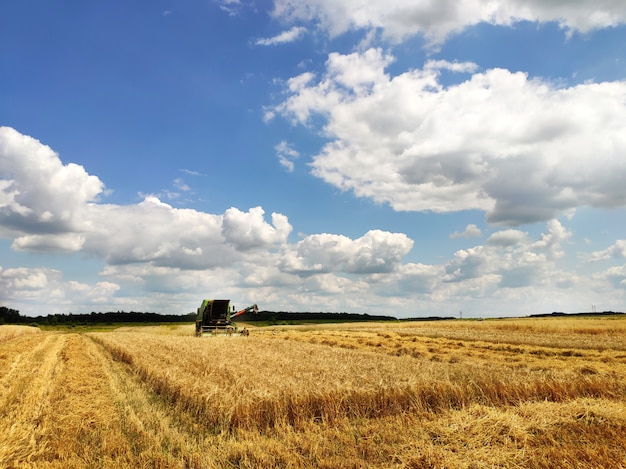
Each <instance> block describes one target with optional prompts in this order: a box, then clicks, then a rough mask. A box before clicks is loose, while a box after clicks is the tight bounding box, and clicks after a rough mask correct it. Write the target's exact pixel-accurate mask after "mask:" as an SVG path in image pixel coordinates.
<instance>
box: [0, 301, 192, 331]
mask: <svg viewBox="0 0 626 469" xmlns="http://www.w3.org/2000/svg"><path fill="white" fill-rule="evenodd" d="M195 320H196V313H188V314H158V313H144V312H136V311H129V312H126V311H109V312H106V313H96V312H91V313H87V314H73V313H68V314H49V315H47V316H37V317H28V316H22V315H20V312H19V311H18V310H16V309H12V308H9V307H7V306H0V324H33V325H45V326H48V325H49V326H56V325H92V324H115V323H155V322H172V323H177V322H180V323H189V322H194V321H195Z"/></svg>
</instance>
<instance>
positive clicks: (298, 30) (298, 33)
mask: <svg viewBox="0 0 626 469" xmlns="http://www.w3.org/2000/svg"><path fill="white" fill-rule="evenodd" d="M304 34H306V28H304V27H302V26H294V27H293V28H291V29H289V30H288V31H283V32H282V33H280V34H278V35H276V36H273V37H269V38H264V39H258V40H257V41H256V42H255V44H256V45H257V46H276V45H279V44H286V43H289V42H294V41H297V40H298V39H300V38H301V37H302V36H304Z"/></svg>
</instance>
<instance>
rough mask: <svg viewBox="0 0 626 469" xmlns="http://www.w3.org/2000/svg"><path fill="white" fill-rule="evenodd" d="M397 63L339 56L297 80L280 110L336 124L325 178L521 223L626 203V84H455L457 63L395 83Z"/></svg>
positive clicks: (492, 79)
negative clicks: (443, 75)
mask: <svg viewBox="0 0 626 469" xmlns="http://www.w3.org/2000/svg"><path fill="white" fill-rule="evenodd" d="M392 61H393V57H391V56H389V55H386V54H383V53H382V51H381V50H379V49H369V50H367V51H365V52H363V53H353V54H348V55H341V54H336V53H334V54H330V55H329V58H328V61H327V64H326V72H325V73H324V74H323V75H322V76H319V77H316V76H314V75H312V74H310V73H305V74H302V75H299V76H296V77H294V78H292V79H291V80H290V81H289V82H288V96H287V98H286V99H285V100H284V101H283V102H282V103H280V104H279V105H277V106H276V107H275V108H274V110H273V112H274V113H277V114H281V115H283V116H285V118H287V119H290V120H291V121H292V122H294V123H299V124H302V125H311V123H312V122H313V119H312V117H313V116H321V117H322V118H324V119H325V126H324V129H323V130H324V133H325V134H326V135H327V136H328V138H329V139H330V142H329V143H327V144H326V145H325V146H324V147H323V148H322V149H321V151H320V153H319V154H318V155H316V156H315V157H314V158H313V162H312V168H313V169H312V170H313V174H315V175H316V176H318V177H320V178H321V179H323V180H325V181H326V182H328V183H329V184H332V185H334V186H336V187H338V188H340V189H341V190H351V191H353V192H354V194H356V195H357V196H359V197H367V198H371V199H373V200H374V201H376V202H378V203H388V204H389V205H390V206H391V207H392V208H394V209H395V210H398V211H433V212H452V211H459V210H468V209H478V210H483V211H485V212H486V215H487V220H488V221H489V222H490V223H493V224H503V225H509V226H515V225H521V224H525V223H532V222H538V221H547V220H551V219H553V218H555V217H557V216H559V215H560V214H563V213H570V211H571V210H572V209H575V208H577V207H582V206H592V207H619V206H624V205H626V186H625V185H624V184H623V183H622V181H623V180H624V179H625V178H626V159H624V157H623V155H624V154H625V153H626V137H625V134H624V132H623V129H624V128H626V104H625V103H626V82H623V81H622V82H610V83H588V84H581V85H577V86H572V87H566V88H558V87H556V86H555V85H553V84H551V83H549V82H545V81H542V80H540V79H529V78H528V76H527V75H525V74H524V73H519V72H516V73H513V72H510V71H508V70H503V69H492V70H487V71H484V72H479V73H474V74H473V75H471V76H470V77H469V78H468V79H466V80H465V81H462V82H460V83H457V84H452V85H449V86H444V85H443V84H442V83H441V82H440V77H439V73H440V69H441V67H442V66H443V65H445V64H440V65H439V66H437V67H435V66H430V67H428V68H424V69H423V70H411V71H407V72H405V73H401V74H400V75H397V76H395V77H391V76H390V75H388V74H387V73H385V67H387V66H388V65H389V64H390V63H391V62H392ZM459 68H460V70H461V71H466V72H467V71H470V70H472V68H471V67H469V66H466V65H465V66H461V67H459Z"/></svg>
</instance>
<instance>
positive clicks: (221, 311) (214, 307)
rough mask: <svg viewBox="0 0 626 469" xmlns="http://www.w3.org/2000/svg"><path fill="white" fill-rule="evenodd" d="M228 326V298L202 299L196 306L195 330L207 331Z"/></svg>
mask: <svg viewBox="0 0 626 469" xmlns="http://www.w3.org/2000/svg"><path fill="white" fill-rule="evenodd" d="M229 326H230V300H204V301H203V302H202V306H200V308H198V317H197V319H196V331H197V332H200V331H199V329H200V328H201V330H202V332H208V331H210V330H213V329H225V328H227V327H229Z"/></svg>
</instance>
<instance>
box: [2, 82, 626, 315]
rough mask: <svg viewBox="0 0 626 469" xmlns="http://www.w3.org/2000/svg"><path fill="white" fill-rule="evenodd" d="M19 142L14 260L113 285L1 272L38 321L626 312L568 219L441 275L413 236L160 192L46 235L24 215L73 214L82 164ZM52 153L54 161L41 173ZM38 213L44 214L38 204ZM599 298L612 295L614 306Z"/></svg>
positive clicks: (488, 249)
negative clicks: (70, 264) (348, 229)
mask: <svg viewBox="0 0 626 469" xmlns="http://www.w3.org/2000/svg"><path fill="white" fill-rule="evenodd" d="M351 80H352V79H346V82H350V81H351ZM13 132H15V131H12V132H8V133H7V132H6V131H4V133H0V148H1V149H3V151H5V149H6V148H7V144H6V141H5V140H4V139H6V138H7V137H6V135H7V134H8V135H9V137H8V139H9V140H10V141H11V142H15V141H16V140H17V141H18V142H21V144H13V147H12V151H13V152H14V153H15V154H19V155H21V157H20V158H12V159H10V161H11V164H12V165H13V166H12V169H11V171H10V172H9V171H7V170H6V168H7V164H6V161H3V164H4V166H3V169H4V172H3V173H2V175H3V176H2V177H3V178H5V179H1V180H0V194H3V197H4V199H1V200H9V201H10V202H9V203H3V205H2V208H1V210H0V227H3V228H5V230H4V231H2V233H3V236H4V237H8V238H9V239H12V240H13V244H12V247H13V249H19V250H28V251H32V252H46V253H64V254H66V255H68V254H69V255H71V254H72V253H78V254H80V255H81V256H86V257H89V258H91V259H95V260H96V262H98V261H101V262H104V263H105V265H104V266H103V267H102V271H101V273H100V276H101V278H102V280H101V281H95V282H94V281H91V282H90V281H88V280H84V279H76V278H70V279H64V278H63V273H62V272H61V271H60V270H57V269H51V268H44V267H11V268H7V267H5V268H4V269H3V267H2V266H0V297H2V298H3V299H6V301H10V302H11V304H12V305H14V307H17V308H18V309H20V310H22V312H24V313H26V314H35V315H37V314H47V313H53V312H68V311H75V312H77V311H82V312H85V311H87V312H88V311H94V310H95V311H109V310H119V309H124V310H129V309H133V310H137V311H157V312H188V311H189V310H190V306H189V305H191V304H193V305H195V304H196V302H198V301H199V300H200V299H201V298H202V297H205V296H207V295H208V296H212V295H215V294H218V295H220V296H223V297H226V298H236V299H237V301H240V302H245V301H249V302H250V303H265V304H268V305H271V306H272V307H273V308H275V309H280V308H282V309H284V310H287V311H345V310H350V311H358V312H369V313H370V314H372V313H374V314H391V315H400V316H407V315H423V314H427V315H444V314H450V312H451V311H452V312H455V313H456V312H458V310H459V309H461V308H462V309H463V310H464V312H465V311H467V307H470V306H471V305H472V304H473V302H476V303H480V304H481V305H483V306H482V307H484V308H486V310H481V311H480V312H479V313H481V314H482V313H484V312H485V311H493V312H498V311H501V312H502V311H504V310H503V309H502V308H512V307H513V306H512V305H516V304H518V302H520V301H521V300H520V298H523V299H524V301H523V304H526V305H533V306H534V307H536V308H541V304H540V303H539V301H538V300H535V298H541V297H543V298H549V299H548V300H546V301H547V302H549V305H550V308H552V309H553V310H572V309H573V308H575V307H576V304H581V302H583V303H582V304H587V303H592V302H593V304H597V305H603V306H599V307H600V308H604V309H611V308H613V309H619V308H618V307H616V306H615V305H620V304H623V300H624V296H625V295H626V275H624V268H623V267H613V268H611V269H608V270H606V271H603V272H596V273H594V274H592V275H591V276H590V277H587V278H583V277H579V276H577V275H576V274H571V273H567V272H565V271H563V270H562V269H561V267H560V265H559V262H561V258H562V255H563V251H564V249H563V246H564V244H565V243H567V242H568V241H569V239H570V237H571V232H570V231H569V230H568V229H567V228H566V227H564V226H563V225H562V224H561V223H560V222H558V221H556V220H550V221H549V222H548V223H547V224H546V229H545V232H544V233H543V234H541V235H540V236H538V237H536V239H532V238H531V236H530V235H528V233H526V232H522V231H519V230H514V229H507V230H502V231H498V232H495V233H493V234H491V236H490V237H489V238H488V240H487V241H486V243H485V244H484V245H477V246H474V247H472V248H468V249H464V250H460V251H458V252H456V253H455V254H454V255H453V256H451V258H450V259H443V260H442V261H441V262H440V263H437V264H432V265H429V264H425V263H420V262H410V263H403V260H404V258H405V257H406V256H407V255H408V254H409V253H410V252H411V250H412V249H413V247H414V244H415V243H414V241H413V240H411V239H410V238H409V237H408V236H406V235H405V234H403V233H391V232H388V231H382V230H371V231H368V232H367V233H365V234H364V235H363V236H362V237H359V238H356V239H351V238H349V237H347V236H343V235H339V234H326V233H322V234H312V235H308V236H305V237H304V238H303V239H301V240H300V241H298V242H296V243H290V242H289V239H288V238H289V235H290V233H291V232H292V226H291V225H290V223H289V221H288V219H287V217H285V216H284V215H281V214H277V213H273V214H271V223H270V222H268V221H266V220H265V218H266V217H265V212H264V210H263V209H262V208H261V207H254V208H251V209H249V210H248V211H242V210H239V209H237V208H230V209H228V210H226V211H225V212H224V213H223V214H209V213H204V212H200V211H197V210H192V209H177V208H174V207H172V206H170V205H169V204H166V203H164V202H162V201H161V200H160V199H159V198H157V197H155V196H149V195H147V196H146V197H145V198H144V200H143V201H142V202H141V203H139V204H134V205H125V206H122V205H114V204H106V203H102V202H100V201H98V200H95V199H93V197H91V198H90V197H83V198H82V199H80V198H79V200H78V201H75V202H74V205H72V210H71V217H70V218H69V219H70V220H71V221H72V223H67V224H65V225H59V226H57V230H56V231H50V232H46V231H44V230H42V229H41V223H43V222H40V223H26V222H24V221H23V220H22V218H23V217H26V219H27V221H28V220H29V218H28V217H30V216H31V215H32V213H39V214H40V215H39V218H40V219H41V218H46V217H51V219H54V218H55V217H57V214H58V213H60V212H61V211H62V209H63V208H64V207H63V205H61V206H56V205H55V203H53V202H55V201H56V202H57V203H63V201H64V199H63V197H59V194H57V192H58V191H60V192H61V193H63V190H64V189H63V187H61V186H59V185H58V184H57V183H56V182H55V180H56V179H58V178H59V176H58V174H57V173H62V174H65V171H66V168H67V166H69V165H63V164H62V163H61V162H60V160H59V159H58V156H57V155H56V154H54V153H53V152H52V151H51V150H50V149H49V148H48V147H45V146H44V145H42V144H40V143H39V142H36V141H35V140H33V139H29V138H27V137H24V136H21V137H22V138H17V139H16V138H15V135H14V134H13ZM18 136H19V134H18ZM286 148H288V146H287V147H286ZM38 155H41V158H42V159H43V163H46V164H43V165H41V166H40V165H38V164H37V158H38V157H39V156H38ZM0 156H2V157H4V153H3V154H2V155H0ZM0 159H1V158H0ZM21 165H24V166H26V167H28V169H29V171H26V170H25V168H24V167H22V166H21ZM51 168H52V169H51ZM40 171H41V174H40V173H39V172H40ZM44 176H45V177H44ZM65 177H66V179H65V180H66V183H67V184H68V186H71V187H80V185H81V184H86V185H87V186H88V187H91V186H90V184H91V183H93V181H94V180H95V181H97V182H98V184H96V186H95V187H102V184H101V183H100V182H99V180H98V179H97V178H93V177H92V176H89V175H87V174H86V173H85V172H84V170H83V169H82V168H80V167H76V168H74V170H73V171H71V172H70V173H69V176H68V175H65ZM72 178H74V179H72ZM32 181H40V182H41V184H40V187H39V188H38V190H39V191H41V193H43V194H49V196H50V197H49V198H50V200H49V201H46V204H45V209H46V211H47V212H49V213H50V215H46V216H43V213H44V211H43V210H42V209H41V208H40V205H41V204H42V203H43V202H41V200H40V199H39V198H37V197H32V196H31V197H25V198H21V199H20V198H19V197H18V195H21V192H20V191H22V192H23V191H24V190H25V189H24V188H29V187H30V183H31V182H32ZM18 192H20V193H19V194H18ZM87 193H89V192H87ZM94 194H98V193H97V191H94ZM16 201H17V202H16ZM58 201H61V202H58ZM31 202H32V204H33V206H30V205H28V204H29V203H31ZM7 225H10V230H8V229H6V228H7ZM459 235H463V236H473V235H480V230H479V229H478V228H477V227H476V226H475V225H467V227H466V228H465V231H464V232H462V233H459ZM622 244H623V243H622V242H621V241H618V242H616V244H615V246H614V247H612V248H609V249H607V250H605V251H598V252H596V253H592V254H591V255H590V257H591V258H598V259H600V258H605V257H606V256H609V255H611V256H613V255H615V256H617V257H619V255H621V254H620V253H621V250H620V247H621V246H622ZM590 279H591V280H590ZM594 295H595V296H600V295H602V299H603V302H604V303H601V302H600V301H597V300H594V299H593V298H594ZM589 298H592V300H590V299H589ZM533 301H536V302H537V303H536V304H535V303H533ZM41 305H46V308H45V309H44V310H42V308H41ZM484 305H487V306H484ZM604 305H606V306H604ZM539 311H542V310H541V309H539ZM506 312H507V313H517V314H520V313H523V311H522V312H520V311H519V310H512V309H509V310H506ZM528 312H529V313H531V312H537V310H534V311H533V310H531V311H528Z"/></svg>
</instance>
